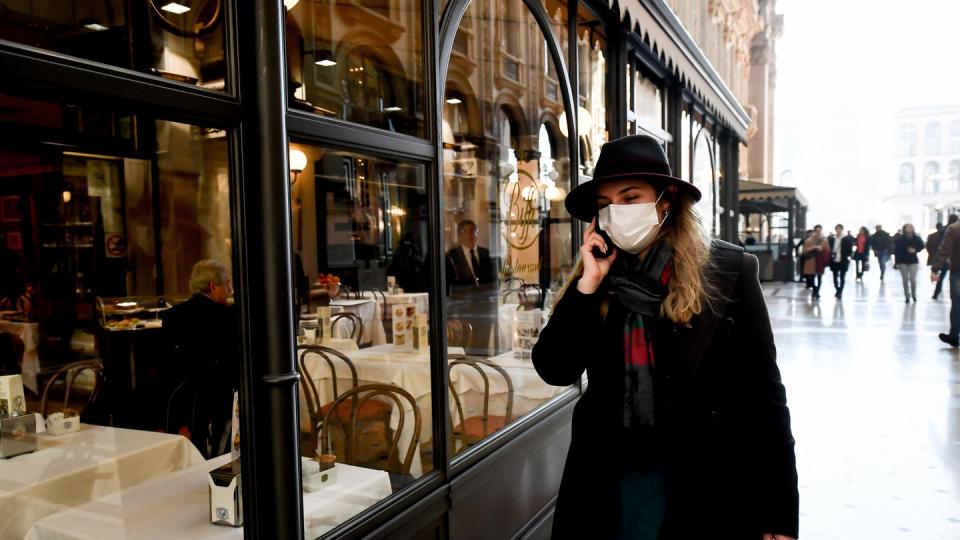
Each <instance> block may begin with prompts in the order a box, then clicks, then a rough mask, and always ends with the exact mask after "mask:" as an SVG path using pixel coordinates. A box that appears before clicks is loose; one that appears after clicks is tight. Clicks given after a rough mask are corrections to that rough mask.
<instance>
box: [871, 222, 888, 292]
mask: <svg viewBox="0 0 960 540" xmlns="http://www.w3.org/2000/svg"><path fill="white" fill-rule="evenodd" d="M870 247H871V248H873V255H874V256H875V257H876V258H877V266H879V267H880V281H881V282H882V281H883V276H884V275H885V274H886V273H887V262H889V261H890V253H891V252H892V251H893V240H891V239H890V233H888V232H887V231H885V230H883V227H882V226H881V225H877V227H876V232H874V233H873V235H872V236H870Z"/></svg>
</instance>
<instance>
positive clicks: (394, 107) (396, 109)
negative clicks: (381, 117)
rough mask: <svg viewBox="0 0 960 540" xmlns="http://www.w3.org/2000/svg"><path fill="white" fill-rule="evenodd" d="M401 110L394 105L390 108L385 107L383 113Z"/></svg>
mask: <svg viewBox="0 0 960 540" xmlns="http://www.w3.org/2000/svg"><path fill="white" fill-rule="evenodd" d="M402 110H403V109H401V108H400V107H397V106H396V105H394V106H392V107H387V108H386V109H384V110H383V112H398V111H402Z"/></svg>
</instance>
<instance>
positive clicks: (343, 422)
mask: <svg viewBox="0 0 960 540" xmlns="http://www.w3.org/2000/svg"><path fill="white" fill-rule="evenodd" d="M374 398H381V399H382V400H384V401H381V400H377V399H374ZM369 403H384V404H385V405H386V406H387V407H388V408H389V407H390V406H391V404H392V405H395V406H396V407H394V408H395V410H396V411H397V414H398V418H397V427H396V429H393V430H391V429H390V418H389V417H388V418H384V419H376V420H366V419H364V418H363V417H362V415H361V413H360V411H362V410H363V408H364V407H368V406H369V405H368V404H369ZM344 407H345V408H346V411H347V414H346V416H343V415H341V414H339V411H340V410H342V409H343V408H344ZM408 407H409V409H410V410H411V411H412V413H413V431H412V437H411V438H410V442H409V444H408V445H407V449H406V451H405V452H403V453H401V451H400V438H401V436H402V434H403V431H404V427H405V426H406V422H407V412H406V409H407V408H408ZM334 411H337V412H336V413H335V412H334ZM421 426H422V419H421V415H420V408H419V407H417V401H416V399H414V397H413V396H412V395H411V394H410V393H409V392H407V391H406V390H404V389H403V388H400V387H399V386H394V385H392V384H365V385H362V386H358V387H356V388H351V389H350V390H347V391H345V392H344V393H343V394H341V395H340V397H338V398H337V399H336V401H334V402H333V403H332V406H331V408H330V409H329V410H328V411H327V412H326V414H325V415H324V416H323V420H322V427H321V430H320V451H321V452H322V453H324V454H329V453H335V454H336V455H337V461H339V462H341V463H347V464H349V465H359V466H366V467H372V468H376V469H380V470H384V471H387V472H389V473H394V474H399V475H403V476H405V477H409V475H410V467H411V465H412V464H413V458H414V455H415V454H416V451H417V449H418V448H419V447H420V430H421ZM331 449H332V450H331Z"/></svg>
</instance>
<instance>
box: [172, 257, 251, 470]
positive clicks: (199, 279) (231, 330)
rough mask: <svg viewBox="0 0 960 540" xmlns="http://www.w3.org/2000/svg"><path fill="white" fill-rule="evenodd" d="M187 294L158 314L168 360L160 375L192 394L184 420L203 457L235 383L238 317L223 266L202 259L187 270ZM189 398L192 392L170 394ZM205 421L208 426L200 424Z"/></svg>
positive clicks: (227, 412) (218, 431)
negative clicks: (183, 385) (188, 388)
mask: <svg viewBox="0 0 960 540" xmlns="http://www.w3.org/2000/svg"><path fill="white" fill-rule="evenodd" d="M190 290H191V291H192V292H193V296H192V297H191V298H190V299H189V300H187V301H186V302H184V303H182V304H180V305H177V306H175V307H173V308H170V309H169V310H167V311H166V312H165V313H163V315H162V319H163V332H164V336H165V338H166V342H167V343H169V344H170V346H171V349H172V357H173V360H174V361H173V362H171V364H170V366H169V371H168V372H167V374H166V377H165V378H166V379H167V382H168V384H170V385H171V386H172V387H175V386H177V385H178V384H179V383H182V382H184V381H187V382H188V384H189V385H190V386H191V387H192V389H193V392H195V394H196V396H197V398H198V399H197V401H196V404H195V405H192V406H189V405H188V410H189V409H190V408H193V409H194V410H193V411H192V412H191V413H190V417H189V419H188V420H187V423H188V424H189V427H190V436H191V440H192V441H193V443H194V444H195V445H196V446H197V448H198V449H199V450H200V452H201V453H202V454H203V455H204V456H206V457H213V456H215V455H218V454H219V451H218V450H219V449H221V448H222V445H221V438H222V437H223V435H224V433H225V430H226V426H227V423H228V422H229V421H230V419H231V418H232V411H231V408H232V406H233V392H234V390H236V389H238V388H239V386H240V359H239V347H238V343H237V342H238V337H237V333H238V332H237V331H238V326H239V324H238V320H237V315H236V312H235V310H234V308H233V307H232V306H229V305H228V299H229V298H230V296H231V294H232V290H231V286H230V278H229V276H228V273H227V270H226V268H225V267H224V266H223V265H222V264H220V263H219V262H217V261H214V260H202V261H199V262H198V263H197V264H195V265H194V267H193V270H192V271H191V273H190ZM176 397H177V398H182V399H184V400H186V401H187V402H192V396H180V395H178V396H176ZM207 426H209V430H208V429H206V427H207Z"/></svg>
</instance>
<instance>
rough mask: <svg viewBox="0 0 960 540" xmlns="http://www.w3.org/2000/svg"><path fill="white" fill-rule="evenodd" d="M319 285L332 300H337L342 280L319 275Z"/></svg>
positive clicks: (329, 275)
mask: <svg viewBox="0 0 960 540" xmlns="http://www.w3.org/2000/svg"><path fill="white" fill-rule="evenodd" d="M317 285H318V286H319V287H320V288H322V289H326V290H327V293H329V294H330V298H336V297H337V295H338V294H340V278H338V277H337V276H335V275H333V274H319V275H317Z"/></svg>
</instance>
